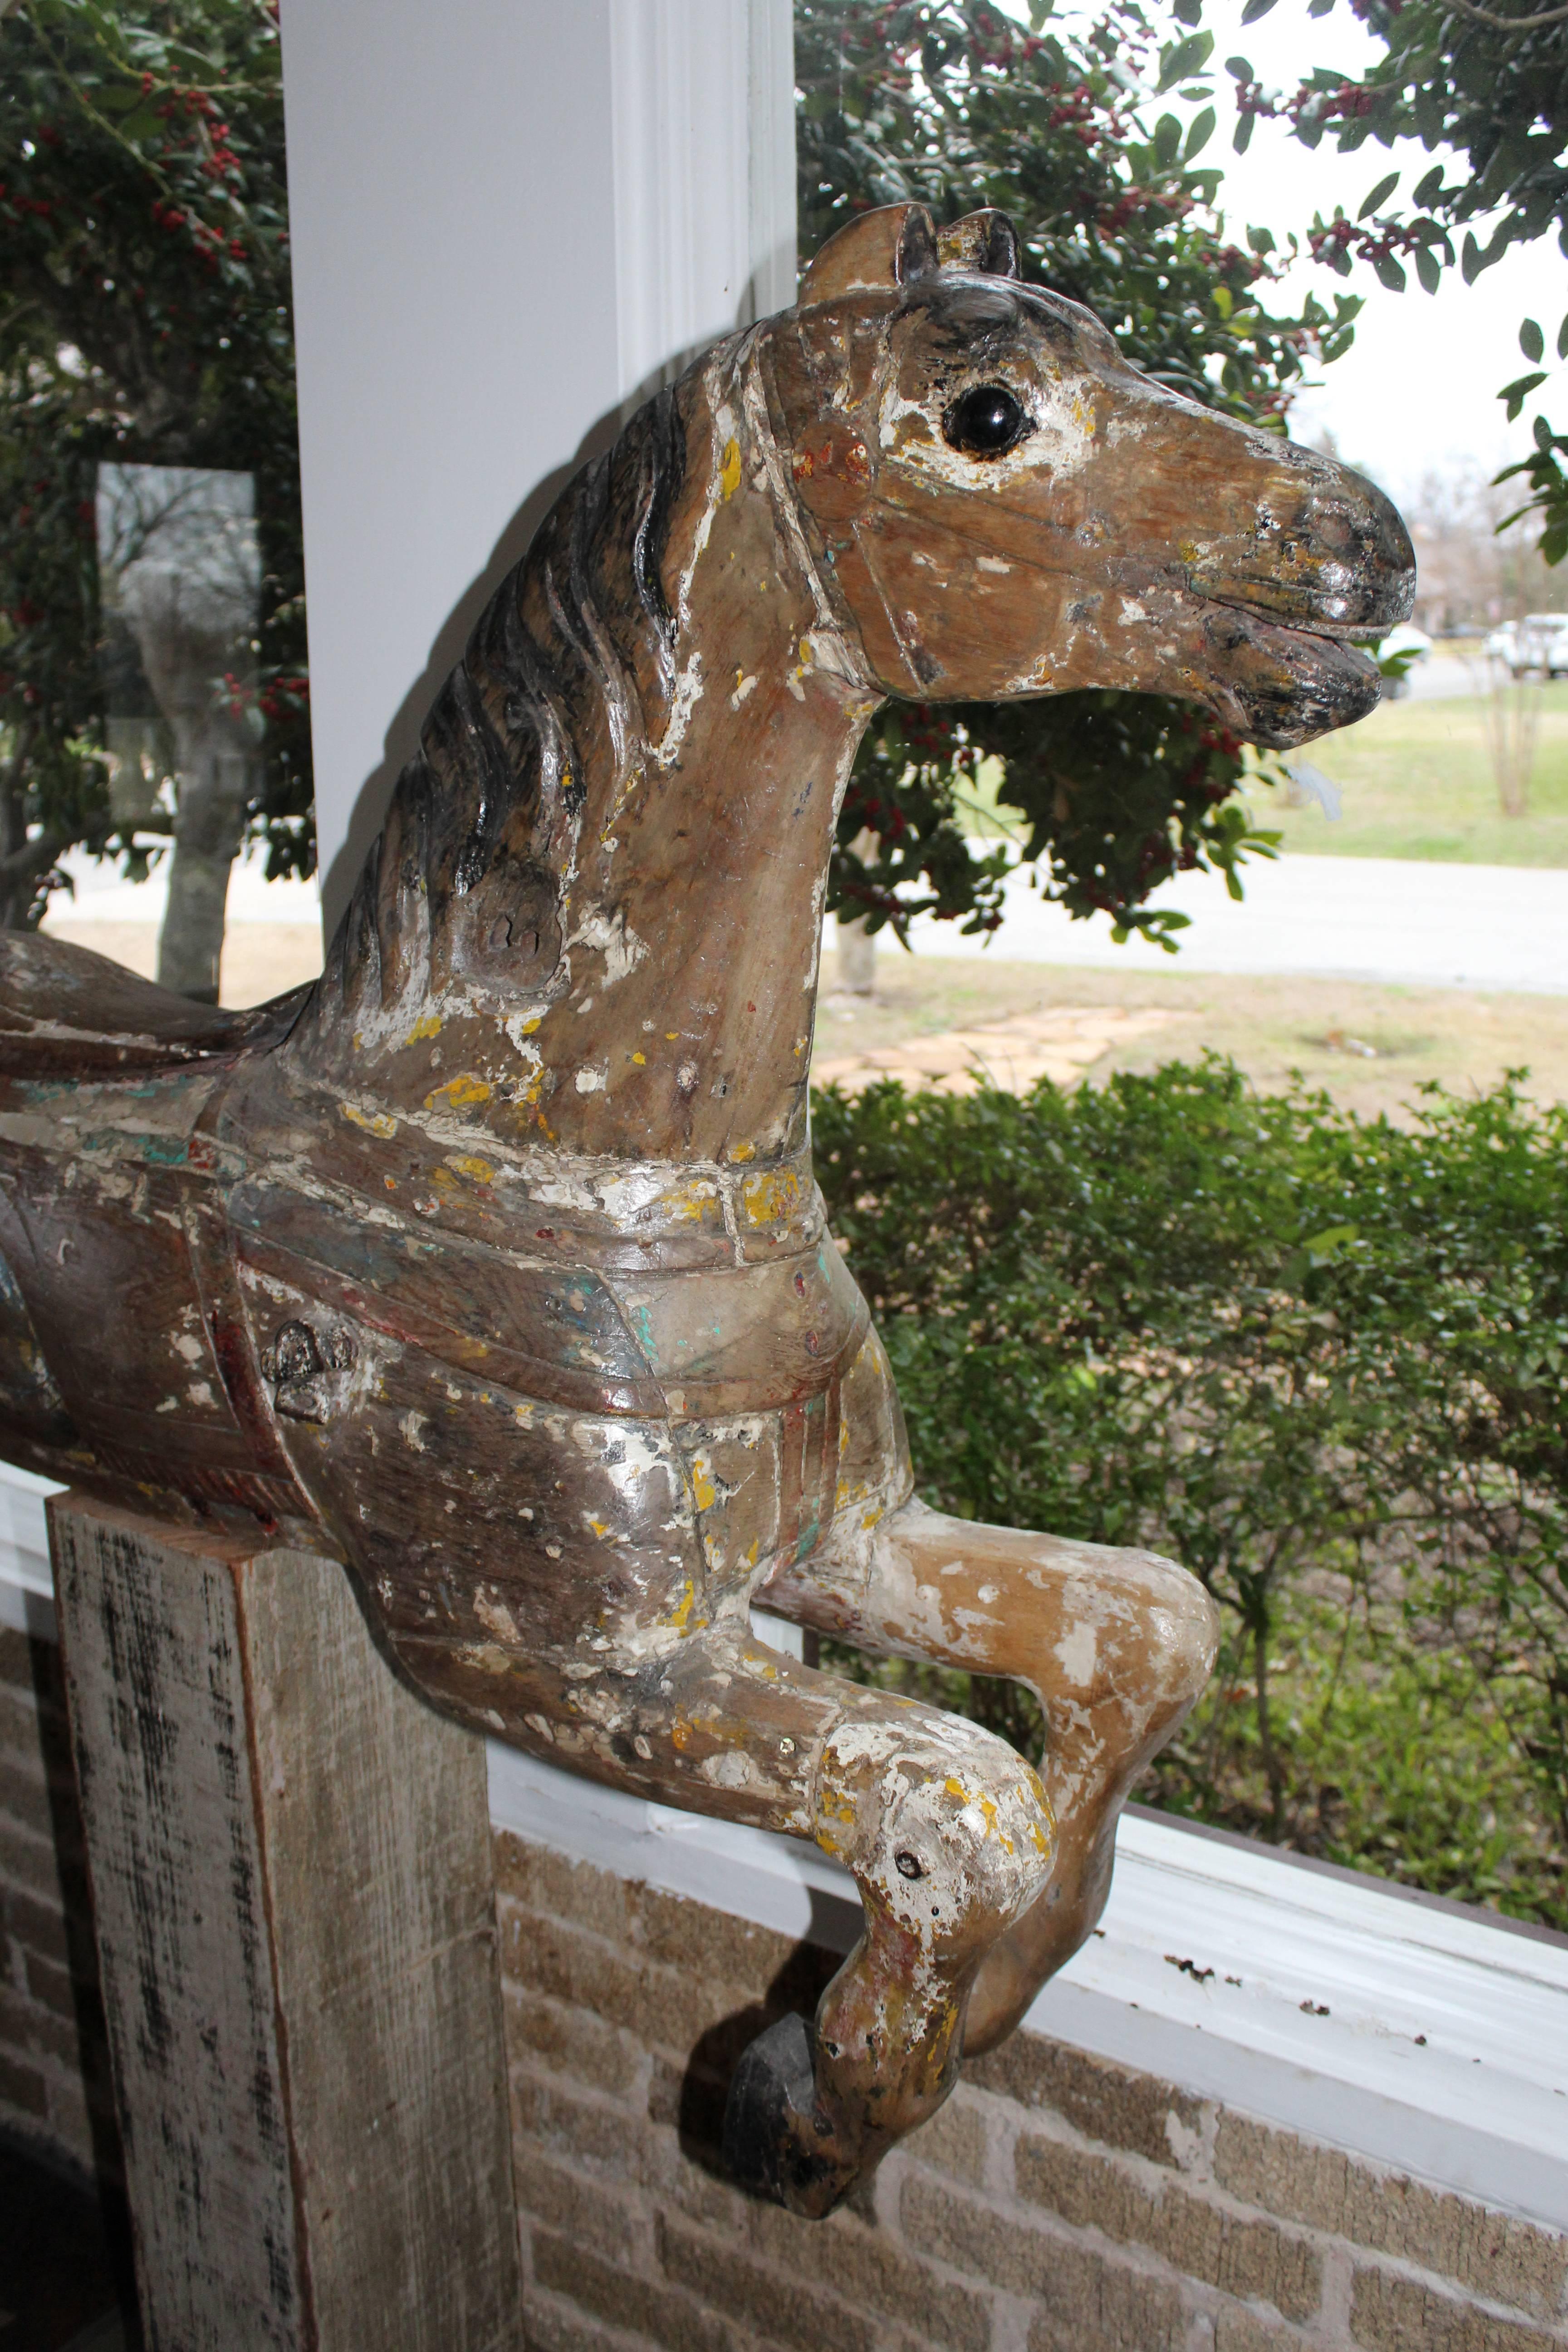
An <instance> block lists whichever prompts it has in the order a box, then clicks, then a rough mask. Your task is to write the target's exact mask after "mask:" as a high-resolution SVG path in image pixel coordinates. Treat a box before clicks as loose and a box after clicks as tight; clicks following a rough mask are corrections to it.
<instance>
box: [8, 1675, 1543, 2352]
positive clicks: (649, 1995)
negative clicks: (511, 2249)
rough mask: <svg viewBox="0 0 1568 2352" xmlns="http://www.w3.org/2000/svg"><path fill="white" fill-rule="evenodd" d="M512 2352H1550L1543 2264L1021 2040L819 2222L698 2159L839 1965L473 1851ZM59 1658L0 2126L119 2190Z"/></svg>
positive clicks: (1407, 2187)
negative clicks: (732, 2087)
mask: <svg viewBox="0 0 1568 2352" xmlns="http://www.w3.org/2000/svg"><path fill="white" fill-rule="evenodd" d="M496 1871H497V1890H498V1892H497V1901H498V1909H499V1916H500V1930H501V1952H502V1966H503V1972H504V1986H505V2001H506V2017H507V2039H508V2047H509V2053H510V2072H511V2099H512V2114H513V2123H514V2148H515V2161H516V2178H517V2188H518V2197H519V2202H520V2206H521V2221H522V2230H523V2242H524V2254H525V2262H526V2266H527V2273H528V2280H529V2286H528V2297H529V2301H528V2320H527V2330H528V2333H527V2352H653V2347H662V2352H932V2348H933V2347H941V2352H1199V2347H1202V2352H1284V2347H1307V2346H1315V2347H1320V2348H1321V2352H1323V2348H1324V2347H1333V2348H1334V2352H1341V2348H1342V2352H1351V2347H1359V2352H1568V2239H1565V2238H1563V2237H1561V2236H1557V2235H1555V2234H1553V2233H1552V2232H1551V2231H1545V2230H1541V2229H1536V2228H1534V2227H1532V2226H1531V2224H1529V2223H1528V2222H1523V2221H1515V2220H1511V2219H1510V2218H1508V2217H1507V2216H1505V2215H1501V2214H1498V2213H1493V2212H1490V2211H1488V2210H1485V2209H1484V2208H1482V2207H1479V2206H1477V2205H1472V2204H1469V2203H1468V2202H1466V2201H1465V2200H1463V2199H1461V2198H1458V2197H1453V2196H1447V2195H1444V2194H1442V2193H1439V2192H1437V2191H1435V2190H1433V2189H1426V2188H1424V2187H1422V2186H1421V2185H1420V2184H1419V2183H1417V2182H1415V2181H1411V2180H1408V2179H1403V2178H1400V2177H1399V2176H1397V2175H1389V2174H1387V2173H1384V2172H1380V2171H1379V2170H1377V2169H1376V2168H1373V2167H1370V2166H1367V2165H1363V2164H1361V2163H1358V2162H1356V2161H1355V2160H1353V2159H1352V2158H1348V2157H1345V2156H1342V2155H1340V2154H1338V2153H1336V2152H1335V2151H1333V2150H1331V2149H1328V2148H1324V2147H1315V2146H1313V2145H1311V2144H1310V2143H1308V2142H1306V2141H1303V2140H1301V2139H1300V2138H1299V2137H1296V2136H1294V2135H1293V2134H1290V2133H1287V2132H1282V2131H1277V2130H1274V2129H1272V2128H1271V2127H1270V2126H1268V2125H1266V2124H1262V2123H1259V2122H1257V2121H1255V2120H1254V2119H1252V2118H1251V2117H1249V2116H1245V2115H1240V2114H1237V2113H1235V2112H1233V2111H1231V2110H1229V2109H1226V2108H1221V2107H1216V2106H1215V2105H1212V2104H1211V2103H1209V2102H1206V2101H1201V2100H1198V2099H1194V2098H1192V2097H1190V2096H1188V2095H1186V2094H1185V2093H1184V2092H1182V2091H1179V2090H1176V2089H1173V2087H1172V2086H1170V2085H1169V2084H1163V2083H1160V2082H1156V2081H1154V2080H1153V2079H1152V2077H1150V2076H1148V2075H1142V2074H1132V2073H1130V2072H1129V2071H1127V2070H1126V2069H1124V2068H1121V2067H1118V2066H1112V2065H1109V2064H1106V2063H1102V2062H1100V2061H1099V2060H1096V2059H1092V2058H1089V2057H1087V2056H1085V2055H1084V2054H1083V2053H1080V2052H1076V2051H1073V2050H1070V2049H1068V2048H1066V2047H1065V2046H1063V2045H1061V2044H1058V2043H1054V2042H1047V2041H1044V2040H1041V2039H1040V2038H1038V2037H1037V2036H1034V2035H1027V2034H1021V2035H1018V2036H1016V2038H1015V2039H1014V2041H1013V2042H1011V2043H1010V2044H1008V2046H1007V2047H1006V2048H1005V2049H1004V2050H1002V2051H1000V2052H998V2053H995V2055H994V2056H993V2057H992V2058H990V2059H987V2060H986V2061H984V2063H981V2064H980V2065H978V2066H975V2067H973V2068H971V2069H969V2070H968V2073H967V2074H966V2078H965V2081H964V2083H963V2086H962V2088H961V2089H960V2090H959V2092H958V2093H957V2094H956V2095H955V2096H954V2098H953V2099H952V2102H951V2103H950V2105H948V2107H947V2108H946V2109H945V2110H944V2111H943V2113H942V2115H941V2116H938V2117H937V2119H936V2121H935V2122H934V2123H933V2124H931V2126H928V2127H927V2129H926V2130H924V2131H923V2132H921V2133H920V2134H919V2135H917V2137H915V2138H914V2139H913V2140H912V2141H910V2143H909V2146H908V2147H907V2149H906V2150H901V2151H900V2152H898V2153H897V2154H895V2155H894V2156H893V2157H891V2158H889V2161H888V2162H887V2163H886V2164H885V2165H884V2166H883V2168H882V2170H881V2172H880V2174H879V2177H878V2179H877V2181H876V2183H875V2184H874V2186H873V2188H872V2189H871V2191H870V2192H869V2194H868V2195H867V2196H866V2197H865V2198H863V2199H862V2200H860V2201H859V2202H858V2205H856V2206H855V2207H853V2208H851V2209H850V2210H846V2211H844V2212H842V2213H839V2214H837V2215H836V2216H835V2218H834V2219H833V2220H832V2221H828V2222H826V2223H820V2224H811V2223H806V2222H800V2221H794V2220H793V2219H792V2218H791V2217H790V2216H788V2215H786V2214H783V2213H779V2212H775V2211H773V2210H769V2209H764V2208H761V2207H757V2206H752V2205H749V2204H747V2203H746V2202H745V2200H742V2199H741V2198H740V2197H738V2196H736V2195H735V2193H734V2192H733V2191H732V2190H731V2189H730V2188H728V2187H727V2185H726V2184H725V2183H724V2182H723V2180H722V2179H720V2178H719V2176H718V2172H717V2167H716V2162H715V2157H714V2146H715V2141H716V2139H717V2135H718V2126H719V2119H720V2116H721V2109H722V2097H723V2089H724V2084H725V2082H726V2081H727V2078H728V2073H729V2069H730V2067H731V2065H732V2063H733V2061H734V2059H735V2056H736V2055H737V2054H738V2053H739V2052H740V2050H741V2049H742V2048H743V2046H744V2045H745V2043H746V2042H748V2041H750V2040H751V2038H752V2035H753V2034H754V2033H756V2032H759V2031H760V2030H761V2028H762V2026H763V2024H764V2023H766V2022H767V2021H769V2020H770V2019H771V2018H772V2017H773V2016H775V2015H777V2014H778V2013H779V2012H780V2011H782V2010H784V2009H786V2008H799V2009H806V2010H808V2009H809V2008H810V2007H811V2006H812V2004H813V2002H814V2001H815V2000H816V1994H817V1992H818V1991H819V1990H820V1989H821V1987H822V1985H823V1984H824V1983H825V1982H826V1979H827V1977H828V1976H829V1975H830V1974H831V1972H832V1970H833V1968H834V1966H835V1965H836V1963H835V1961H834V1959H833V1958H831V1956H829V1955H828V1954H826V1953H823V1952H819V1951H816V1950H815V1949H813V1948H810V1947H800V1946H793V1945H791V1944H790V1943H788V1942H787V1941H786V1940H785V1939H784V1938H782V1937H778V1936H775V1935H773V1934H770V1933H769V1932H768V1931H767V1930H765V1929H763V1928H759V1927H749V1926H747V1925H746V1924H745V1923H744V1922H743V1921H741V1920H738V1919H732V1918H730V1917H729V1916H726V1915H724V1914H722V1913H720V1912H714V1911H709V1910H706V1909H704V1908H703V1907H702V1906H700V1905H697V1904H694V1903H689V1902H683V1901H681V1900H680V1899H679V1898H678V1897H675V1896H672V1895H661V1894H658V1893H656V1892H655V1891H653V1890H651V1889H649V1888H647V1887H644V1886H637V1885H628V1884H626V1882H624V1881H622V1880H620V1879H617V1878H616V1877H614V1876H612V1875H610V1874H608V1873H605V1872H602V1871H595V1870H593V1869H590V1868H587V1867H585V1866H584V1865H577V1866H573V1865H571V1864H566V1863H563V1862H562V1861H560V1860H559V1859H558V1858H557V1857H555V1856H553V1855H552V1854H550V1853H545V1852H543V1851H542V1850H541V1849H540V1848H538V1847H533V1846H529V1845H527V1844H524V1843H522V1842H521V1840H519V1839H517V1838H515V1837H513V1836H511V1835H510V1834H506V1833H502V1834H500V1835H498V1837H497V1840H496ZM86 1919H87V1893H86V1882H85V1878H84V1875H83V1873H82V1869H81V1863H80V1845H79V1829H78V1825H77V1822H76V1811H75V1803H74V1792H73V1789H72V1783H71V1776H70V1767H69V1761H68V1753H67V1748H66V1738H65V1725H64V1717H63V1710H62V1706H61V1696H60V1687H59V1662H58V1653H57V1652H56V1651H55V1650H54V1648H53V1647H52V1646H51V1645H48V1644H45V1643H28V1642H26V1640H24V1639H23V1638H22V1637H21V1636H20V1635H18V1634H15V1633H6V1632H4V1631H0V1937H3V1940H0V2126H8V2127H10V2128H12V2129H14V2130H16V2129H19V2130H21V2131H23V2132H26V2133H28V2134H30V2135H32V2136H33V2137H36V2138H37V2139H39V2140H42V2141H43V2142H45V2143H47V2144H48V2145H50V2146H52V2147H54V2148H55V2149H56V2150H57V2151H58V2153H59V2154H61V2155H64V2156H68V2157H71V2158H76V2159H77V2160H79V2161H81V2162H85V2163H95V2164H96V2165H97V2166H98V2167H99V2168H105V2167H107V2168H108V2169H110V2171H113V2170H114V2169H116V2168H117V2149H116V2143H115V2139H114V2133H113V2126H112V2122H111V2121H110V2119H109V2109H108V2101H107V2096H106V2092H105V2087H104V2086H105V2084H106V2082H107V2067H106V2064H105V2061H104V2054H103V2053H104V2045H103V2027H102V2017H101V2012H100V2009H99V2006H98V2001H97V1995H96V1990H95V1986H94V1980H93V1973H92V1964H91V1948H90V1937H89V1935H88V1934H87V1933H86V1925H85V1923H86Z"/></svg>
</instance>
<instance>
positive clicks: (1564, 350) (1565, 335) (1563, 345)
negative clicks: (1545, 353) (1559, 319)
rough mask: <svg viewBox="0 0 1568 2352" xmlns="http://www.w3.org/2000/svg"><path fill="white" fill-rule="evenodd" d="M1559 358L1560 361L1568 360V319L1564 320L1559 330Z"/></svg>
mask: <svg viewBox="0 0 1568 2352" xmlns="http://www.w3.org/2000/svg"><path fill="white" fill-rule="evenodd" d="M1557 356H1558V358H1559V359H1560V360H1568V319H1564V320H1563V324H1562V325H1561V326H1560V327H1559V328H1558V330H1557Z"/></svg>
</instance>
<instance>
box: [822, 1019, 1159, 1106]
mask: <svg viewBox="0 0 1568 2352" xmlns="http://www.w3.org/2000/svg"><path fill="white" fill-rule="evenodd" d="M1183 1017H1184V1016H1183V1015H1182V1014H1181V1013H1157V1012H1154V1011H1152V1010H1143V1011H1139V1012H1130V1011H1128V1010H1127V1009H1126V1008H1125V1007H1123V1006H1121V1005H1105V1004H1096V1005H1073V1004H1063V1005H1055V1006H1053V1007H1052V1008H1051V1009H1050V1010H1049V1011H1048V1012H1045V1013H1015V1014H1013V1016H1012V1017H1011V1019H1009V1020H1006V1021H990V1022H985V1023H984V1024H976V1026H975V1027H973V1029H945V1030H943V1031H942V1032H941V1033H940V1034H938V1035H936V1036H932V1037H909V1038H906V1039H905V1040H904V1042H903V1044H902V1045H881V1046H877V1047H874V1048H873V1049H872V1050H870V1051H869V1052H867V1053H858V1054H833V1055H827V1056H826V1058H825V1059H823V1060H821V1061H815V1062H814V1063H813V1064H812V1069H811V1076H812V1081H813V1083H814V1085H816V1086H819V1087H830V1086H839V1087H843V1089H844V1091H845V1093H846V1094H849V1095H858V1094H859V1093H861V1092H862V1091H863V1089H864V1088H865V1087H869V1086H873V1085H875V1083H876V1081H877V1080H878V1079H879V1078H897V1079H899V1080H900V1082H901V1083H902V1084H903V1085H904V1086H905V1087H908V1088H909V1089H910V1092H911V1093H912V1092H915V1091H916V1090H918V1089H921V1088H929V1089H930V1090H931V1092H933V1093H936V1094H944V1095H972V1094H975V1093H977V1092H978V1090H979V1088H980V1087H981V1086H982V1085H989V1086H994V1087H1001V1088H1002V1089H1003V1090H1004V1092H1005V1093H1007V1094H1015V1095H1022V1094H1027V1093H1028V1091H1029V1088H1030V1087H1033V1086H1036V1085H1037V1084H1038V1082H1039V1080H1040V1079H1041V1078H1049V1079H1051V1080H1052V1082H1053V1083H1054V1084H1055V1085H1057V1086H1058V1087H1070V1086H1075V1085H1076V1084H1077V1083H1078V1081H1079V1078H1081V1077H1082V1076H1083V1074H1084V1072H1085V1071H1086V1070H1089V1069H1091V1068H1092V1067H1093V1066H1094V1064H1095V1063H1096V1062H1098V1061H1100V1059H1101V1057H1102V1056H1103V1055H1106V1054H1108V1053H1109V1052H1110V1049H1111V1047H1112V1046H1113V1045H1127V1044H1128V1043H1129V1042H1130V1041H1131V1039H1132V1038H1134V1037H1147V1036H1148V1035H1149V1034H1151V1032H1152V1031H1153V1030H1156V1029H1165V1028H1169V1027H1170V1026H1171V1024H1173V1022H1177V1021H1180V1020H1181V1019H1183Z"/></svg>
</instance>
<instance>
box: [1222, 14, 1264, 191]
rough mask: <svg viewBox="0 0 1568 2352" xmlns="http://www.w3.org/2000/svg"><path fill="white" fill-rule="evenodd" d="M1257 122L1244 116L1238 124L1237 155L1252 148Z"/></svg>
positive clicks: (1253, 116) (1252, 116)
mask: <svg viewBox="0 0 1568 2352" xmlns="http://www.w3.org/2000/svg"><path fill="white" fill-rule="evenodd" d="M1268 5H1269V6H1270V7H1272V6H1273V5H1274V0H1268ZM1257 120H1258V117H1257V115H1256V114H1244V115H1243V116H1242V117H1241V118H1240V120H1239V121H1238V122H1237V126H1236V129H1235V130H1234V131H1232V133H1231V137H1230V143H1231V146H1232V148H1233V149H1234V151H1235V152H1236V153H1237V155H1245V154H1246V152H1247V149H1248V148H1249V147H1250V146H1251V144H1252V126H1253V124H1254V123H1255V122H1256V121H1257Z"/></svg>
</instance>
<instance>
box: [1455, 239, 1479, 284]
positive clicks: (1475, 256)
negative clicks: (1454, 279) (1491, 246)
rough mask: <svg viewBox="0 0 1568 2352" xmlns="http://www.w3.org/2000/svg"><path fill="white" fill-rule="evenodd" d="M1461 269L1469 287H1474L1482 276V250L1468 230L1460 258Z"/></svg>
mask: <svg viewBox="0 0 1568 2352" xmlns="http://www.w3.org/2000/svg"><path fill="white" fill-rule="evenodd" d="M1459 269H1460V272H1461V274H1462V276H1463V278H1464V280H1465V283H1466V285H1467V286H1473V285H1474V284H1475V282H1476V280H1477V278H1479V276H1480V274H1481V248H1480V247H1479V245H1478V244H1477V243H1476V240H1475V238H1474V236H1472V235H1471V234H1470V232H1469V231H1468V230H1467V231H1466V234H1465V243H1464V248H1463V250H1462V252H1461V253H1460V256H1459Z"/></svg>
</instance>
